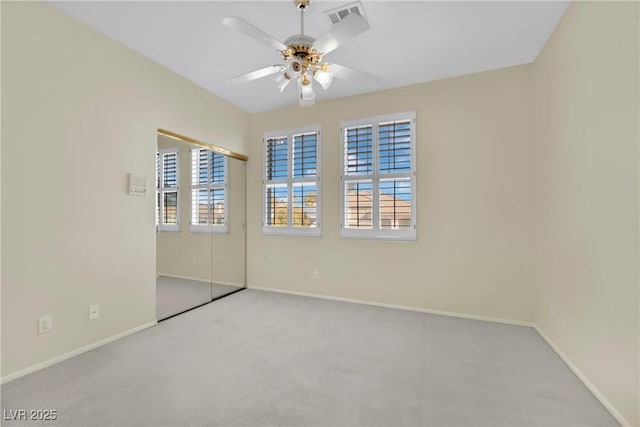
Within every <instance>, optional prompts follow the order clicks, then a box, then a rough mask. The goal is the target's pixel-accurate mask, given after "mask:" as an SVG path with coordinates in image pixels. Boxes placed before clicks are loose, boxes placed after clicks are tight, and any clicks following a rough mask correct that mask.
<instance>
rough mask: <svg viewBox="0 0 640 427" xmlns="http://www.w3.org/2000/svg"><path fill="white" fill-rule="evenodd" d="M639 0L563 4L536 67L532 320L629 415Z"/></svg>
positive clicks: (634, 352) (635, 299)
mask: <svg viewBox="0 0 640 427" xmlns="http://www.w3.org/2000/svg"><path fill="white" fill-rule="evenodd" d="M638 13H639V10H638V3H637V2H628V3H615V2H603V3H599V2H589V3H582V2H580V3H574V4H572V5H571V6H570V7H569V9H568V11H567V13H566V14H565V16H564V18H563V19H562V21H561V22H560V24H559V26H558V28H557V29H556V31H555V32H554V34H553V36H552V37H551V38H550V40H549V41H548V43H547V45H546V46H545V48H544V50H543V52H542V54H541V55H540V57H539V58H538V59H537V61H536V62H535V64H534V66H533V73H534V77H535V91H534V92H535V93H536V95H537V96H536V107H537V108H536V117H537V123H538V126H537V130H538V133H537V137H536V141H535V148H536V163H537V171H536V173H537V181H538V185H537V186H536V189H537V193H536V209H537V211H536V220H537V222H536V226H537V229H536V233H535V235H536V236H538V239H537V240H536V245H537V246H538V249H539V257H538V258H537V262H536V264H537V265H536V272H537V277H536V283H535V285H536V286H535V289H536V301H535V322H536V323H537V324H538V326H539V327H540V328H541V329H542V331H543V332H544V333H545V334H546V335H547V336H548V337H549V338H550V339H551V341H553V342H554V343H555V344H556V345H557V347H558V349H559V350H560V351H562V352H563V353H564V354H565V355H566V356H567V358H568V359H570V360H571V362H572V363H573V364H574V365H575V366H576V367H577V368H578V369H579V370H580V371H581V372H582V373H583V374H584V375H585V376H586V377H587V378H588V379H589V380H590V381H591V382H592V383H593V385H594V386H595V387H596V388H597V389H598V390H599V391H600V392H601V393H603V394H604V396H605V398H606V399H608V400H609V401H610V403H611V404H612V405H613V406H614V407H615V408H616V409H617V411H619V413H621V414H622V415H623V416H624V417H625V418H626V420H627V421H628V422H629V423H631V424H632V425H639V424H640V415H639V413H638V412H639V407H638V404H639V402H640V396H639V394H638V378H639V372H638V365H639V363H640V359H639V352H638V345H639V344H638V340H639V335H640V331H639V329H638V324H639V318H638V311H639V295H638V274H639V271H638V260H639V256H640V253H639V249H638V232H639V230H638V219H639V218H640V216H639V211H638V203H639V200H638V191H639V188H638V178H639V176H638V154H639V153H638V139H639V135H638V129H639V119H638V118H639V115H640V111H639V109H638V102H639V101H638V91H639V86H638V79H639V70H638V60H639V58H638V51H639V44H638V37H639V33H638V22H639V16H638Z"/></svg>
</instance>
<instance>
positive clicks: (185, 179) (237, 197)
mask: <svg viewBox="0 0 640 427" xmlns="http://www.w3.org/2000/svg"><path fill="white" fill-rule="evenodd" d="M214 145H215V144H214ZM158 148H159V149H164V148H177V149H178V150H179V153H180V154H179V162H180V184H179V185H180V194H179V199H180V200H179V204H180V206H179V209H180V221H179V222H180V231H161V232H159V233H158V236H157V240H156V260H157V261H156V270H157V273H158V274H160V275H166V276H176V277H186V278H190V279H195V280H201V281H204V282H211V281H213V282H216V283H222V284H232V285H238V286H244V282H245V265H244V262H245V233H244V220H245V177H246V171H245V162H244V161H242V160H237V159H233V158H228V159H227V174H228V186H227V191H228V192H229V206H228V210H227V215H228V217H227V220H228V224H229V229H228V232H226V233H204V232H192V231H190V230H189V224H190V218H191V188H190V183H191V175H190V174H191V151H190V150H191V148H193V145H190V144H186V143H183V142H179V141H177V140H175V139H172V138H167V137H165V136H162V135H159V136H158Z"/></svg>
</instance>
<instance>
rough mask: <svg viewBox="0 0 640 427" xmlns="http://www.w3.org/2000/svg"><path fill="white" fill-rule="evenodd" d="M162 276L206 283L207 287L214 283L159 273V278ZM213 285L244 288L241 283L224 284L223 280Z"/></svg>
mask: <svg viewBox="0 0 640 427" xmlns="http://www.w3.org/2000/svg"><path fill="white" fill-rule="evenodd" d="M160 276H164V277H171V278H172V279H183V280H193V281H194V282H202V283H206V284H207V285H208V284H211V283H212V282H211V281H210V280H203V279H198V278H197V277H189V276H177V275H175V274H164V273H158V275H157V277H160ZM213 284H214V285H226V286H234V287H236V288H244V285H243V284H241V283H235V282H224V281H222V280H216V281H215V282H213Z"/></svg>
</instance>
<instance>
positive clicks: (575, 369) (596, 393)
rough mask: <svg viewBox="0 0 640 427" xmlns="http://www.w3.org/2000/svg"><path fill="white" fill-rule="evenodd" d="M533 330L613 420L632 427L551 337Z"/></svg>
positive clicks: (535, 327)
mask: <svg viewBox="0 0 640 427" xmlns="http://www.w3.org/2000/svg"><path fill="white" fill-rule="evenodd" d="M533 328H534V329H535V330H536V332H537V333H538V334H539V335H540V336H541V337H542V339H543V340H545V341H546V343H547V344H548V345H549V347H551V348H552V349H553V351H555V352H556V354H557V355H558V356H559V357H560V359H562V361H563V362H564V363H565V364H566V365H567V366H568V367H569V369H571V370H572V371H573V373H574V374H575V375H576V376H577V377H578V379H580V381H582V383H583V384H584V385H585V387H587V388H588V389H589V391H590V392H591V393H592V394H593V395H594V396H595V397H596V399H598V400H599V401H600V403H601V404H602V406H604V408H605V409H606V410H607V411H609V413H610V414H611V416H612V417H613V418H615V419H616V421H617V422H618V423H620V425H621V426H623V427H632V425H631V423H630V422H629V421H627V420H626V419H625V417H624V416H623V415H622V414H621V413H620V412H618V410H617V409H616V407H615V406H613V404H611V402H609V400H608V399H607V398H606V397H605V395H604V394H602V393H601V392H600V390H598V388H597V387H596V386H595V385H594V384H593V383H592V382H591V381H589V378H588V377H587V376H586V375H585V374H583V373H582V371H581V370H580V369H579V368H578V367H577V366H576V365H575V364H574V363H573V361H572V360H571V359H570V358H569V357H568V356H567V355H566V354H564V352H563V351H562V350H560V347H558V346H557V345H556V343H554V342H553V341H552V340H551V338H549V336H548V335H547V334H545V333H544V331H543V330H542V329H540V327H539V326H538V325H534V326H533Z"/></svg>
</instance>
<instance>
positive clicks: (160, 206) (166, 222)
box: [156, 148, 180, 231]
mask: <svg viewBox="0 0 640 427" xmlns="http://www.w3.org/2000/svg"><path fill="white" fill-rule="evenodd" d="M179 176H180V174H179V165H178V150H177V149H176V148H173V149H165V150H160V151H158V152H157V153H156V227H157V228H158V230H161V231H178V230H179V229H180V226H179V222H178V221H179V212H178V185H179Z"/></svg>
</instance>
